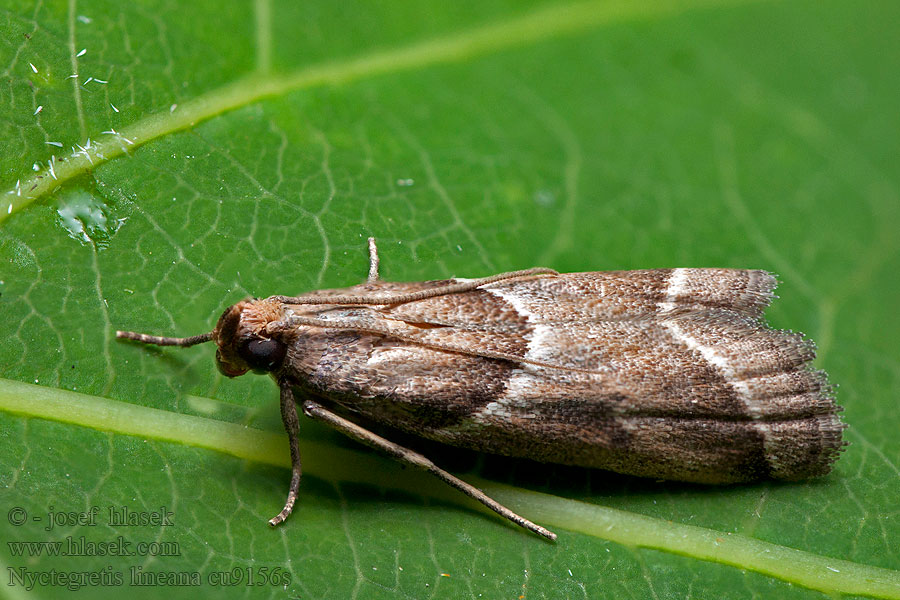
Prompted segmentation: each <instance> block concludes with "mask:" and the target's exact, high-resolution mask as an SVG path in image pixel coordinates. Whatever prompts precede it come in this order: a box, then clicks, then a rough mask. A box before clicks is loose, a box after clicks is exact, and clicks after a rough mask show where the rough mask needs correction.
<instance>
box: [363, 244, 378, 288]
mask: <svg viewBox="0 0 900 600" xmlns="http://www.w3.org/2000/svg"><path fill="white" fill-rule="evenodd" d="M376 281H378V246H376V245H375V238H373V237H370V238H369V278H368V279H366V283H374V282H376Z"/></svg>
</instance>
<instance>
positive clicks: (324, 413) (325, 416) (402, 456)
mask: <svg viewBox="0 0 900 600" xmlns="http://www.w3.org/2000/svg"><path fill="white" fill-rule="evenodd" d="M303 413H304V414H305V415H306V416H308V417H310V418H312V419H317V420H319V421H323V422H325V423H326V424H328V425H330V426H331V427H334V428H335V429H337V430H338V431H340V432H341V433H343V434H344V435H347V436H349V437H351V438H353V439H355V440H357V441H360V442H363V443H364V444H366V445H368V446H372V447H374V448H377V449H379V450H382V451H384V452H387V453H388V454H389V455H390V456H392V457H393V458H395V459H397V460H399V461H401V462H403V463H406V464H409V465H412V466H414V467H418V468H419V469H423V470H425V471H428V472H429V473H431V474H432V475H435V476H437V477H438V479H440V480H441V481H443V482H444V483H446V484H448V485H450V486H452V487H455V488H456V489H458V490H459V491H461V492H463V493H464V494H466V495H467V496H469V497H470V498H473V499H475V500H478V501H479V502H481V503H482V504H484V505H485V506H487V507H488V508H490V509H491V510H492V511H494V512H496V513H497V514H499V515H500V516H502V517H505V518H507V519H509V520H510V521H512V522H513V523H515V524H516V525H519V526H521V527H524V528H525V529H528V530H529V531H532V532H534V533H536V534H538V535H540V536H543V537H545V538H547V539H548V540H551V541H552V540H555V539H556V534H555V533H553V532H552V531H549V530H547V529H545V528H543V527H541V526H540V525H536V524H535V523H532V522H531V521H529V520H528V519H526V518H525V517H522V516H520V515H518V514H516V513H514V512H513V511H511V510H510V509H508V508H506V507H505V506H503V505H502V504H500V503H499V502H497V501H496V500H494V499H493V498H491V497H490V496H488V495H487V494H485V493H484V492H482V491H481V490H479V489H478V488H476V487H475V486H473V485H471V484H468V483H466V482H465V481H463V480H461V479H459V478H457V477H455V476H454V475H451V474H450V473H448V472H447V471H445V470H443V469H441V468H440V467H438V466H437V465H435V464H434V463H433V462H431V461H430V460H429V459H428V458H426V457H425V456H423V455H421V454H419V453H418V452H414V451H412V450H410V449H408V448H404V447H403V446H400V445H398V444H395V443H394V442H392V441H390V440H387V439H385V438H383V437H381V436H379V435H376V434H374V433H372V432H371V431H369V430H368V429H365V428H364V427H360V426H359V425H357V424H356V423H353V422H352V421H349V420H347V419H345V418H343V417H341V416H339V415H336V414H335V413H333V412H331V411H330V410H328V409H327V408H325V407H324V406H322V405H320V404H318V403H316V402H314V401H312V400H305V401H304V402H303Z"/></svg>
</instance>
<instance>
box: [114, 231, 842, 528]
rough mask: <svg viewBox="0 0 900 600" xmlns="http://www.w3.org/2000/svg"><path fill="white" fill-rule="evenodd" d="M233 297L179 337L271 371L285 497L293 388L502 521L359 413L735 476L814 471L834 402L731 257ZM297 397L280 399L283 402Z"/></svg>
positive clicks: (468, 441)
mask: <svg viewBox="0 0 900 600" xmlns="http://www.w3.org/2000/svg"><path fill="white" fill-rule="evenodd" d="M369 256H370V260H369V276H368V280H367V281H366V283H363V284H361V285H357V286H354V287H351V288H345V289H336V290H320V291H316V292H311V293H308V294H302V295H300V296H270V297H268V298H264V299H248V300H243V301H241V302H238V303H237V304H235V305H233V306H231V307H229V308H228V309H226V310H225V312H224V313H223V314H222V316H221V317H220V318H219V321H218V323H217V324H216V326H215V328H214V329H213V330H212V331H211V332H210V333H207V334H201V335H199V336H193V337H190V338H164V337H157V336H147V335H144V334H137V333H130V332H121V331H120V332H117V336H118V337H121V338H128V339H133V340H137V341H141V342H144V343H149V344H157V345H177V346H189V345H194V344H198V343H203V342H206V341H214V342H215V343H216V345H217V352H216V364H217V366H218V368H219V370H220V371H221V372H222V373H223V374H225V375H227V376H229V377H236V376H239V375H243V374H244V373H246V372H247V371H250V370H252V371H254V372H257V373H268V374H270V375H271V376H272V377H273V378H274V379H275V381H276V382H277V383H278V385H279V388H280V389H281V413H282V419H283V421H284V426H285V430H286V431H287V433H288V438H289V444H290V452H291V464H292V476H291V484H290V488H289V493H288V498H287V501H286V503H285V506H284V508H283V509H282V511H281V512H280V513H279V514H278V515H277V516H275V517H274V518H273V519H272V520H271V521H270V524H271V525H273V526H274V525H278V524H279V523H281V522H283V521H284V520H285V519H286V518H287V517H288V516H289V515H290V513H291V511H292V509H293V506H294V504H295V502H296V499H297V496H298V491H299V484H300V477H301V461H300V451H299V446H298V442H297V436H298V432H299V421H298V418H297V410H296V406H297V404H299V405H300V407H301V409H302V410H303V413H304V414H305V415H307V416H308V417H310V418H313V419H317V420H320V421H323V422H324V423H326V424H328V425H329V426H331V427H334V428H335V429H337V430H339V431H341V432H343V433H344V434H346V435H348V436H350V437H352V438H354V439H357V440H359V441H361V442H363V443H366V444H368V445H370V446H373V447H375V448H378V449H380V450H382V451H384V452H386V453H387V454H389V455H391V456H393V457H394V458H397V459H398V460H400V461H402V462H404V463H407V464H410V465H413V466H416V467H418V468H421V469H424V470H426V471H429V472H431V473H433V474H434V475H436V476H437V477H439V478H440V479H441V480H443V481H444V482H446V483H448V484H449V485H451V486H453V487H455V488H457V489H459V490H461V491H462V492H464V493H466V494H467V495H469V496H471V497H472V498H474V499H476V500H478V501H479V502H481V503H482V504H484V505H485V506H487V507H488V508H490V509H492V510H494V511H495V512H497V513H498V514H500V515H502V516H504V517H506V518H507V519H509V520H510V521H512V522H514V523H516V524H518V525H521V526H522V527H525V528H526V529H529V530H531V531H533V532H535V533H538V534H539V535H542V536H544V537H546V538H548V539H555V537H556V536H555V534H553V533H552V532H550V531H548V530H546V529H544V528H543V527H541V526H539V525H536V524H534V523H532V522H531V521H529V520H527V519H525V518H523V517H521V516H519V515H517V514H516V513H514V512H512V511H511V510H509V509H508V508H506V507H505V506H502V505H501V504H499V503H497V502H496V501H494V500H493V499H491V498H489V497H488V496H486V495H485V494H484V493H483V492H482V491H480V490H478V489H477V488H475V487H474V486H472V485H470V484H468V483H466V482H464V481H462V480H460V479H458V478H456V477H455V476H453V475H451V474H450V473H448V472H447V471H444V470H443V469H441V468H440V467H438V466H436V465H435V464H434V463H432V462H431V461H430V460H428V459H427V458H426V457H425V456H423V455H421V454H419V453H417V452H414V451H412V450H410V449H408V448H405V447H403V446H400V445H398V444H396V443H394V442H391V441H390V440H389V439H387V438H385V437H382V436H380V435H377V434H375V433H374V432H372V431H369V430H368V429H366V428H365V427H363V426H362V425H361V424H360V423H363V422H373V423H377V424H379V425H383V426H386V427H387V428H390V429H394V430H400V431H402V432H405V433H409V434H413V435H417V436H419V437H423V438H427V439H431V440H435V441H438V442H443V443H446V444H449V445H453V446H458V447H465V448H470V449H473V450H477V451H483V452H490V453H495V454H503V455H507V456H513V457H524V458H530V459H533V460H538V461H542V462H549V463H560V464H568V465H576V466H583V467H592V468H602V469H608V470H613V471H617V472H620V473H625V474H629V475H637V476H643V477H653V478H659V479H671V480H679V481H693V482H700V483H734V482H744V481H753V480H757V479H762V478H776V479H785V480H799V479H805V478H809V477H815V476H819V475H824V474H826V473H827V472H828V471H829V470H830V469H831V465H832V463H833V462H834V460H835V459H836V458H837V456H838V454H839V452H840V450H841V449H842V447H843V445H844V442H843V441H842V439H841V438H842V432H843V429H844V425H843V423H842V422H841V421H840V419H839V418H838V416H837V413H838V411H839V410H840V408H839V407H838V406H837V405H836V404H835V402H834V399H833V397H832V391H831V387H830V386H829V384H828V381H827V379H826V376H825V374H824V372H821V371H816V370H814V369H812V368H811V366H810V363H811V361H812V359H813V358H814V357H815V351H814V347H813V345H812V343H811V342H809V341H808V340H806V339H805V338H803V336H801V335H799V334H795V333H791V332H786V331H779V330H775V329H771V328H769V327H768V326H767V325H766V324H765V322H764V321H763V320H762V312H763V310H764V309H765V307H766V306H767V305H768V304H769V302H770V301H771V299H772V297H773V294H772V291H773V289H774V287H775V279H774V277H773V276H772V275H771V274H769V273H766V272H765V271H755V270H741V269H651V270H644V271H610V272H593V273H567V274H560V273H557V272H556V271H553V270H551V269H543V268H535V269H527V270H523V271H514V272H510V273H502V274H499V275H494V276H491V277H484V278H481V279H450V280H442V281H425V282H407V283H392V282H384V281H381V280H380V279H379V277H378V255H377V248H376V246H375V243H374V240H372V239H370V240H369ZM295 400H296V401H295Z"/></svg>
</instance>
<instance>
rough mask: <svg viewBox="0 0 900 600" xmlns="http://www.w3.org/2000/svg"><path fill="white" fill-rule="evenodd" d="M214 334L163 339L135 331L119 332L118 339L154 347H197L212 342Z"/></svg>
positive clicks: (117, 333)
mask: <svg viewBox="0 0 900 600" xmlns="http://www.w3.org/2000/svg"><path fill="white" fill-rule="evenodd" d="M212 336H213V332H212V331H210V332H209V333H201V334H200V335H192V336H191V337H185V338H177V337H163V336H159V335H147V334H146V333H136V332H134V331H117V332H116V337H117V338H119V339H124V340H134V341H136V342H142V343H144V344H153V345H154V346H182V347H187V346H196V345H197V344H202V343H204V342H209V341H211V340H212Z"/></svg>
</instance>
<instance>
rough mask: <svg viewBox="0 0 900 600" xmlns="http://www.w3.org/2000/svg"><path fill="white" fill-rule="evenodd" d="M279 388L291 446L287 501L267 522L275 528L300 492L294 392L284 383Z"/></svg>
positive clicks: (282, 416) (282, 418)
mask: <svg viewBox="0 0 900 600" xmlns="http://www.w3.org/2000/svg"><path fill="white" fill-rule="evenodd" d="M279 386H280V387H281V420H282V421H283V422H284V429H285V431H287V434H288V441H289V442H290V445H291V487H290V488H289V489H288V496H287V501H286V502H285V503H284V508H282V509H281V512H280V513H278V514H277V515H275V516H274V517H273V518H272V519H270V520H269V525H271V526H272V527H275V526H277V525H279V524H281V523H283V522H284V520H285V519H287V518H288V517H289V516H290V515H291V511H292V510H294V503H295V502H297V494H298V492H299V490H300V475H301V474H302V470H301V468H300V444H299V443H298V441H297V440H298V437H299V435H300V420H299V419H298V418H297V405H296V403H295V402H294V392H293V391H292V390H291V386H290V384H289V383H287V382H286V381H282V382H279Z"/></svg>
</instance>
